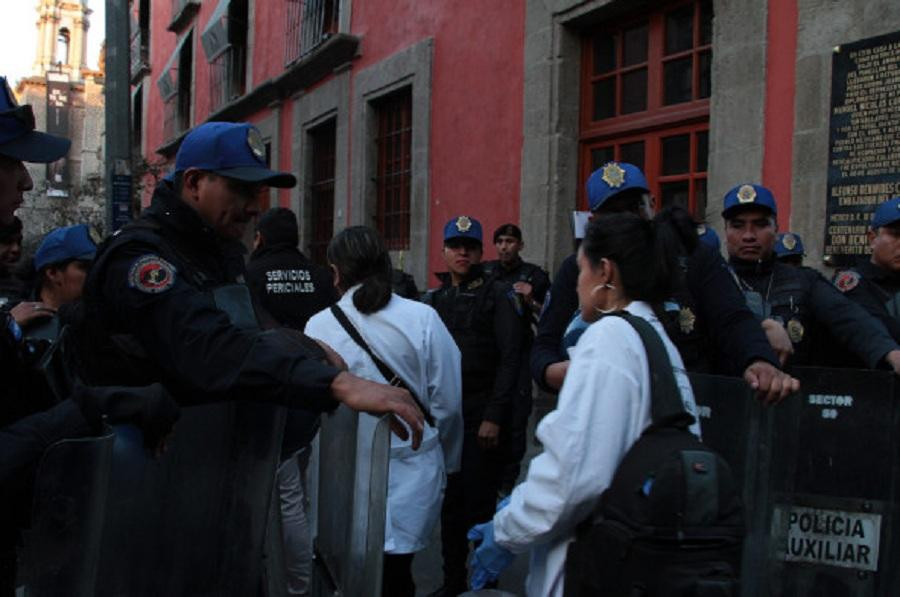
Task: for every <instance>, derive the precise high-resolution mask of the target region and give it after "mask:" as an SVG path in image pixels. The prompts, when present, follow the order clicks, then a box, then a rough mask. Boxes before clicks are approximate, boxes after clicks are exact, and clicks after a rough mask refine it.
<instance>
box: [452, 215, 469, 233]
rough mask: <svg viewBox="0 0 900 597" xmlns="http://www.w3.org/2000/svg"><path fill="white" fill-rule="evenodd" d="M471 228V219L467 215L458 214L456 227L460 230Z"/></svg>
mask: <svg viewBox="0 0 900 597" xmlns="http://www.w3.org/2000/svg"><path fill="white" fill-rule="evenodd" d="M470 228H472V220H470V219H469V217H468V216H459V217H458V218H456V229H457V230H458V231H460V232H468V231H469V229H470Z"/></svg>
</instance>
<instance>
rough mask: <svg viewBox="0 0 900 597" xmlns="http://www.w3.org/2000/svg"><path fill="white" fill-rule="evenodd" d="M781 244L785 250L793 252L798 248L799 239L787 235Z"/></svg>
mask: <svg viewBox="0 0 900 597" xmlns="http://www.w3.org/2000/svg"><path fill="white" fill-rule="evenodd" d="M781 244H783V245H784V248H785V249H787V250H788V251H793V250H794V248H795V247H796V246H797V237H796V236H794V235H793V234H790V233H788V234H785V235H784V237H783V238H782V239H781Z"/></svg>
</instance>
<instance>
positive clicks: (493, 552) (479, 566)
mask: <svg viewBox="0 0 900 597" xmlns="http://www.w3.org/2000/svg"><path fill="white" fill-rule="evenodd" d="M504 505H505V504H504ZM468 537H469V540H471V541H481V545H479V546H478V548H477V549H476V550H475V553H474V555H473V556H472V565H471V568H472V578H471V580H469V587H470V588H471V589H472V590H473V591H477V590H479V589H483V588H484V586H485V585H486V584H488V583H489V582H492V581H495V580H497V578H498V577H499V576H500V573H501V572H503V571H504V570H506V569H507V568H508V567H509V565H510V564H512V561H513V559H514V558H515V555H513V553H512V552H511V551H509V550H508V549H506V548H505V547H501V546H500V545H497V543H495V542H494V521H493V520H491V521H489V522H485V523H484V524H476V525H475V526H474V527H472V528H471V529H469V534H468Z"/></svg>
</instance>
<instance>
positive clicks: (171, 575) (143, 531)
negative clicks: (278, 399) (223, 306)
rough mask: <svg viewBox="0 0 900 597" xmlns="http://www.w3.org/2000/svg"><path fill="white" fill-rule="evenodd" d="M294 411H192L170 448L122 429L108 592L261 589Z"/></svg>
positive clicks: (109, 532)
mask: <svg viewBox="0 0 900 597" xmlns="http://www.w3.org/2000/svg"><path fill="white" fill-rule="evenodd" d="M284 415H285V411H284V409H283V408H281V407H277V406H272V405H268V404H258V403H249V402H228V403H219V404H210V405H204V406H195V407H188V408H185V409H183V411H182V417H181V419H180V420H179V422H178V425H177V426H176V428H175V433H174V435H173V437H172V438H171V441H170V443H169V449H168V451H167V452H166V453H165V454H164V455H163V456H162V457H161V458H159V459H158V460H154V459H150V458H147V456H146V455H145V454H144V452H143V450H142V448H141V444H140V436H139V432H137V433H133V432H134V431H136V430H132V432H129V430H128V429H127V428H125V429H121V430H117V431H118V433H117V445H116V450H115V452H114V456H113V467H112V475H111V484H110V499H109V503H108V508H107V520H106V527H105V532H104V537H103V547H102V550H101V562H100V571H99V578H98V585H99V590H98V594H102V595H123V596H124V595H127V596H129V597H132V596H134V597H142V596H146V597H150V596H156V595H234V596H244V595H253V594H256V591H257V590H258V588H259V583H260V581H261V577H262V576H261V575H262V557H263V556H262V552H263V540H264V536H265V528H266V522H267V518H268V510H269V503H270V500H271V492H272V487H273V484H274V480H275V469H276V466H277V462H278V457H279V454H280V448H281V436H282V431H283V427H284Z"/></svg>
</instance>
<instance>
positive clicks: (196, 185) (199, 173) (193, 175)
mask: <svg viewBox="0 0 900 597" xmlns="http://www.w3.org/2000/svg"><path fill="white" fill-rule="evenodd" d="M205 174H206V173H205V172H204V171H203V170H200V169H199V168H188V169H187V170H185V171H184V172H183V173H182V175H181V197H182V198H183V199H190V200H193V201H196V200H197V195H198V194H199V193H200V179H201V178H203V176H204V175H205Z"/></svg>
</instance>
